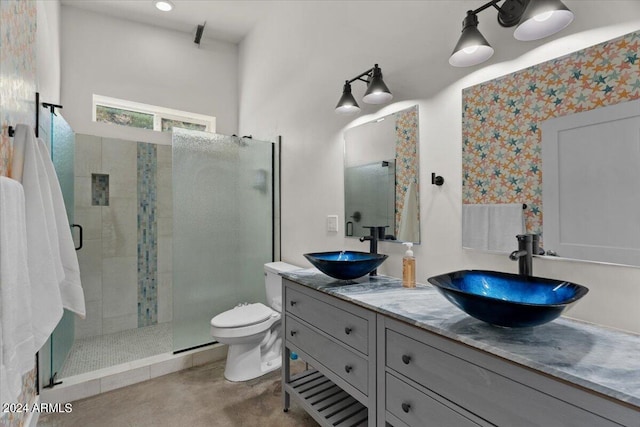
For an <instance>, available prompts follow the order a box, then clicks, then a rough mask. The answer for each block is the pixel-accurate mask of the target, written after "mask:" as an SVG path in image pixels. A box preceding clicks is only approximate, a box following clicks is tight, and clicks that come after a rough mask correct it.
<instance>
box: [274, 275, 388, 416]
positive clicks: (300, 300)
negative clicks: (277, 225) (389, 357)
mask: <svg viewBox="0 0 640 427" xmlns="http://www.w3.org/2000/svg"><path fill="white" fill-rule="evenodd" d="M283 314H284V316H283V333H284V341H283V345H284V351H283V364H282V365H283V391H284V393H283V398H284V408H285V409H288V408H289V399H290V398H294V399H296V400H297V402H298V403H300V405H301V406H302V407H303V408H305V410H306V411H307V412H308V413H309V414H310V415H311V416H313V418H314V419H315V420H316V421H317V422H318V423H320V425H323V426H345V427H346V426H350V427H351V426H375V420H376V417H375V411H376V405H375V402H376V335H375V332H376V324H375V316H376V314H375V312H373V311H370V310H366V309H363V308H361V307H358V306H356V305H354V304H350V303H347V302H344V301H341V300H339V299H338V298H335V297H332V296H329V295H326V294H323V293H320V292H317V291H313V290H310V289H308V288H306V287H304V286H301V285H298V284H296V283H293V282H291V281H289V280H286V279H285V280H284V284H283ZM292 351H293V352H295V353H297V354H299V355H300V357H301V358H302V359H303V360H304V361H305V362H308V364H309V365H311V367H310V368H309V369H307V370H305V371H303V372H302V373H298V374H295V375H294V374H292V373H291V370H290V366H289V360H290V355H291V352H292Z"/></svg>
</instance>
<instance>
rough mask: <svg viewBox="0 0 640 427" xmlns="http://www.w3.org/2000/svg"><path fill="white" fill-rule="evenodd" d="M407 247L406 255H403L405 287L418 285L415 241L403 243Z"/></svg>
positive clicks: (403, 281)
mask: <svg viewBox="0 0 640 427" xmlns="http://www.w3.org/2000/svg"><path fill="white" fill-rule="evenodd" d="M402 244H403V245H405V246H406V247H407V252H405V254H404V257H402V286H403V287H405V288H415V287H416V258H415V257H414V256H413V250H411V248H412V247H413V243H411V242H404V243H402Z"/></svg>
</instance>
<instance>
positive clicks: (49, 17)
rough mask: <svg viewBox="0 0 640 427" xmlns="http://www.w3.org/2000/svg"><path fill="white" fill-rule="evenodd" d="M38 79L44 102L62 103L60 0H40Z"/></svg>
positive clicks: (38, 5) (37, 50)
mask: <svg viewBox="0 0 640 427" xmlns="http://www.w3.org/2000/svg"><path fill="white" fill-rule="evenodd" d="M36 4H37V30H36V81H37V88H38V91H39V92H40V100H41V101H42V102H50V103H52V104H59V103H60V1H59V0H47V1H44V0H38V2H37V3H36Z"/></svg>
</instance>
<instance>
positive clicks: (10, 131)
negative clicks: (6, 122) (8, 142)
mask: <svg viewBox="0 0 640 427" xmlns="http://www.w3.org/2000/svg"><path fill="white" fill-rule="evenodd" d="M7 134H8V135H9V138H13V135H15V134H16V130H15V128H14V127H13V126H7Z"/></svg>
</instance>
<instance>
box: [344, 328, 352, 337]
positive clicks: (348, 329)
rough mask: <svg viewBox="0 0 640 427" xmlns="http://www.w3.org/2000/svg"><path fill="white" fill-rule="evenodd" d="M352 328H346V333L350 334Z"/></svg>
mask: <svg viewBox="0 0 640 427" xmlns="http://www.w3.org/2000/svg"><path fill="white" fill-rule="evenodd" d="M351 331H352V329H351V328H349V327H346V328H344V333H345V334H347V335H349V334H350V333H351Z"/></svg>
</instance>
